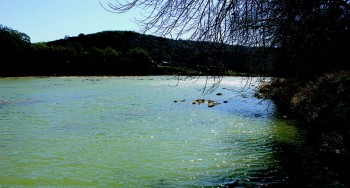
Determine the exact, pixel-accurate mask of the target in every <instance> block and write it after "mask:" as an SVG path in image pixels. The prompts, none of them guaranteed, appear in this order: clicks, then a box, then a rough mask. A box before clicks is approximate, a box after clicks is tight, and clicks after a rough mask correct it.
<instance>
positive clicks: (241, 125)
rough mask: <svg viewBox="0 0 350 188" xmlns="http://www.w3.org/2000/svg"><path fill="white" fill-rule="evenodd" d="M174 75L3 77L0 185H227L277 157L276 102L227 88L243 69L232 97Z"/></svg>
mask: <svg viewBox="0 0 350 188" xmlns="http://www.w3.org/2000/svg"><path fill="white" fill-rule="evenodd" d="M168 78H170V77H132V78H92V77H91V78H89V77H86V78H85V77H80V78H20V79H0V90H1V93H0V97H1V98H0V100H1V101H0V102H1V103H0V118H1V119H0V171H1V174H0V185H9V186H22V185H30V186H108V187H110V186H114V187H118V186H120V187H138V186H139V185H142V186H144V187H191V186H218V185H220V184H230V183H234V182H236V181H239V180H249V179H250V178H252V177H254V176H255V175H256V174H258V173H259V172H261V171H266V170H269V169H270V167H271V166H273V165H275V164H274V162H275V160H274V152H275V151H274V150H273V148H272V139H273V137H274V135H276V134H277V133H276V132H274V131H276V129H274V128H273V127H274V126H276V124H275V123H274V121H273V120H272V119H271V117H270V116H269V115H268V112H267V111H270V112H271V111H273V108H274V107H273V105H271V104H268V103H269V102H268V101H260V100H259V99H256V98H253V97H252V96H251V95H252V93H250V92H249V91H248V93H247V95H248V96H249V97H246V96H242V94H241V93H238V92H231V91H228V90H225V89H222V88H230V89H232V88H236V89H239V88H238V86H237V85H238V84H239V83H240V78H230V77H227V78H225V80H224V82H223V83H222V85H221V86H220V87H219V89H218V90H217V91H216V92H222V93H223V96H216V95H215V93H212V94H209V95H205V96H202V95H201V92H200V91H199V90H198V89H200V88H201V87H202V86H203V85H202V84H203V83H204V82H203V81H202V80H199V81H198V82H193V81H187V82H180V84H179V85H178V86H176V87H174V86H175V85H176V81H175V80H167V79H168ZM232 83H234V84H232ZM197 98H205V99H212V100H216V101H218V102H223V101H224V100H226V101H228V103H227V104H221V105H219V106H215V107H213V108H208V107H207V106H205V105H192V104H191V101H192V100H194V99H197ZM177 99H185V100H186V101H185V102H179V103H174V102H173V101H174V100H177ZM281 132H283V130H282V131H281ZM278 134H280V132H279V133H278ZM283 134H286V135H287V138H289V139H290V140H292V141H293V140H294V139H295V134H296V133H295V132H294V133H293V131H292V133H291V134H289V132H284V133H283ZM279 136H282V137H283V135H279ZM282 140H283V141H289V140H288V139H282Z"/></svg>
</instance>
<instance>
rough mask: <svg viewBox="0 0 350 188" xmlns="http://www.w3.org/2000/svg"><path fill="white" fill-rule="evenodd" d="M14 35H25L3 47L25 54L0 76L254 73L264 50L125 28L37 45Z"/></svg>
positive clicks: (10, 52)
mask: <svg viewBox="0 0 350 188" xmlns="http://www.w3.org/2000/svg"><path fill="white" fill-rule="evenodd" d="M9 31H10V30H5V31H4V32H3V33H5V34H7V33H6V32H9ZM11 31H12V30H11ZM14 33H15V34H18V35H15V36H22V38H19V37H17V38H16V39H17V42H14V39H11V38H10V37H5V34H3V36H4V37H3V38H6V40H8V41H11V40H12V42H7V43H5V42H4V43H1V44H0V46H2V47H3V49H4V48H5V47H6V48H7V47H8V46H10V45H12V47H11V49H8V50H7V53H5V54H7V55H9V56H10V54H12V55H11V56H14V57H23V58H20V59H13V58H12V59H13V60H12V61H10V62H7V63H8V64H9V65H10V66H9V65H7V66H6V67H7V68H6V69H2V73H1V74H0V76H29V75H31V76H53V75H149V74H185V75H204V74H205V75H208V74H212V75H222V74H232V72H245V73H249V74H255V73H257V72H258V71H257V70H256V69H255V68H252V67H253V66H252V65H253V64H254V66H256V65H257V64H258V63H259V62H257V61H256V59H257V58H255V59H254V58H250V56H252V55H254V54H258V53H261V52H260V50H259V49H257V48H249V47H243V46H231V45H225V46H221V48H216V44H214V43H208V42H194V41H186V40H171V39H166V38H162V37H155V36H151V35H143V34H138V33H135V32H124V31H104V32H99V33H95V34H88V35H84V34H79V35H78V36H76V37H66V38H65V39H61V40H56V41H51V42H47V43H44V42H42V43H35V44H31V43H30V42H29V41H28V38H29V37H26V35H25V34H22V33H19V32H17V31H16V32H14ZM10 39H11V40H10ZM4 40H5V39H4ZM6 44H8V45H7V46H6ZM14 45H17V46H14ZM16 50H17V51H18V52H16V53H15V54H16V55H15V54H13V52H14V51H16ZM3 51H6V50H3ZM29 60H30V61H29ZM214 60H215V62H219V61H220V62H221V63H220V67H221V69H217V68H216V67H213V66H212V65H213V64H212V62H213V61H214ZM4 63H5V62H2V64H4ZM23 63H26V66H25V68H24V67H21V66H18V65H20V64H23ZM217 66H219V64H218V65H217ZM218 70H220V72H219V71H218ZM222 71H223V72H222Z"/></svg>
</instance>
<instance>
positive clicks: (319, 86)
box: [260, 71, 350, 155]
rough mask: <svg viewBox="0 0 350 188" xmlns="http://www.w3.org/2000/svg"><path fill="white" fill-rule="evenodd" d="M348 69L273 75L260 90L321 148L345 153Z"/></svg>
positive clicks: (349, 143) (349, 132) (348, 143)
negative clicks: (308, 76)
mask: <svg viewBox="0 0 350 188" xmlns="http://www.w3.org/2000/svg"><path fill="white" fill-rule="evenodd" d="M349 86H350V72H349V71H340V72H332V73H325V74H323V75H321V76H319V77H317V78H315V79H312V80H306V81H305V80H302V81H300V80H292V79H275V80H274V81H273V82H272V83H271V84H265V85H262V86H261V88H260V92H261V93H262V95H264V96H265V97H267V98H270V99H272V100H273V101H275V103H276V106H277V107H278V111H279V113H280V114H281V115H282V116H284V117H290V118H293V119H296V120H297V122H298V125H299V126H300V127H303V128H306V129H308V130H309V132H310V135H311V137H313V138H314V139H315V140H316V141H317V142H318V144H319V146H318V147H319V148H320V150H323V151H325V152H330V153H335V154H341V155H349V151H350V139H349V136H350V128H349V127H350V117H349V114H350V87H349Z"/></svg>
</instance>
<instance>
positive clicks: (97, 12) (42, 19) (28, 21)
mask: <svg viewBox="0 0 350 188" xmlns="http://www.w3.org/2000/svg"><path fill="white" fill-rule="evenodd" d="M101 2H102V3H103V4H106V3H108V2H112V3H113V2H114V0H101ZM137 17H138V18H140V13H139V11H137V10H135V11H132V12H128V13H126V14H115V13H111V12H108V11H106V10H105V9H103V8H102V7H101V5H100V2H99V0H0V24H1V25H4V26H7V27H10V28H12V29H14V30H18V31H20V32H23V33H25V34H27V35H28V36H29V37H30V38H31V42H33V43H35V42H47V41H52V40H56V39H62V38H64V37H65V36H66V35H69V36H77V35H79V34H80V33H84V34H90V33H96V32H100V31H106V30H120V31H136V32H138V31H139V30H140V28H139V27H138V25H137V24H136V23H134V22H133V21H132V20H133V18H137Z"/></svg>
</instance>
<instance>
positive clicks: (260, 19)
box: [108, 0, 350, 77]
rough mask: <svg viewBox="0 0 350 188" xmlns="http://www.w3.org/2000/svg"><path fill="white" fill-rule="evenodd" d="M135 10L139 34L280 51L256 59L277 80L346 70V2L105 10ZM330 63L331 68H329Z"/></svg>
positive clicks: (116, 7) (172, 4)
mask: <svg viewBox="0 0 350 188" xmlns="http://www.w3.org/2000/svg"><path fill="white" fill-rule="evenodd" d="M135 7H140V8H141V9H144V10H148V11H145V12H144V14H145V17H144V19H141V20H139V22H140V23H141V24H142V26H143V28H144V30H143V31H144V32H155V33H157V34H160V35H162V36H173V37H176V38H178V37H181V36H190V37H189V38H190V39H194V40H199V41H213V42H218V43H223V44H239V45H244V46H254V47H266V48H279V49H280V53H279V54H280V55H279V56H274V57H276V58H271V57H272V56H269V55H267V54H266V53H269V51H268V50H267V51H262V52H264V53H260V55H261V58H264V57H266V58H265V61H270V63H265V64H266V66H271V64H272V63H274V64H275V67H276V69H275V74H276V75H278V76H287V77H305V76H310V75H311V76H314V75H316V74H318V73H320V72H323V71H327V70H329V69H330V68H332V69H337V67H340V68H347V69H348V68H349V66H350V65H349V64H347V63H345V62H344V61H342V60H341V59H342V58H346V54H347V53H348V52H349V50H350V47H349V45H348V44H349V42H350V39H349V38H350V29H349V28H350V1H348V0H332V1H328V0H312V1H310V0H297V1H290V0H262V1H255V0H237V1H226V0H225V1H211V0H207V1H202V0H193V1H180V0H162V1H147V0H132V1H119V0H117V3H109V4H108V8H109V10H111V11H115V12H116V13H124V12H127V11H129V10H130V9H133V8H135ZM185 34H186V35H185ZM267 57H268V58H267ZM334 60H336V61H337V62H336V66H333V65H334V64H333V63H330V62H333V61H334ZM214 63H217V62H214ZM311 70H312V71H311Z"/></svg>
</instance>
